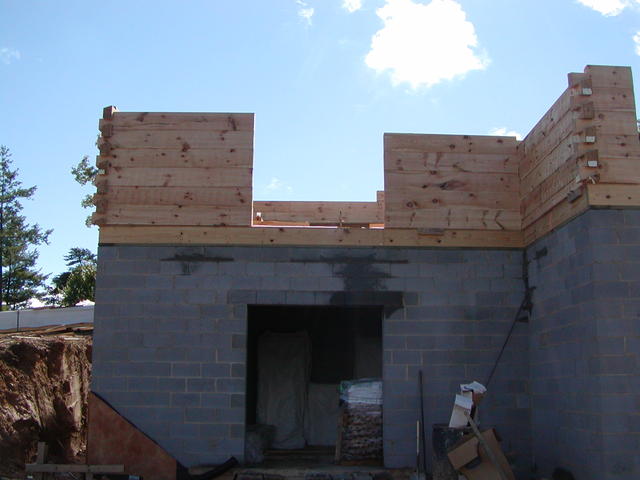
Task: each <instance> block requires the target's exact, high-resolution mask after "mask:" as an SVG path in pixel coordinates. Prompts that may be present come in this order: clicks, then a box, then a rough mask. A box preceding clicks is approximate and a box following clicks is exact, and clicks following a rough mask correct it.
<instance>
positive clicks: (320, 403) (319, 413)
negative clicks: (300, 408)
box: [304, 383, 340, 446]
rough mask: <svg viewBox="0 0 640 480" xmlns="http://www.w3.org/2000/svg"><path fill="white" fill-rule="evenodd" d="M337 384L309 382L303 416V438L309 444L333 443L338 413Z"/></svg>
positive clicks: (323, 444) (336, 431) (336, 430)
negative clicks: (305, 410)
mask: <svg viewBox="0 0 640 480" xmlns="http://www.w3.org/2000/svg"><path fill="white" fill-rule="evenodd" d="M339 403H340V402H339V395H338V385H333V384H329V383H310V384H309V394H308V408H307V415H306V416H305V425H304V426H305V428H304V432H305V438H306V439H307V443H308V444H309V445H320V446H329V445H335V444H336V439H337V436H338V415H339V414H340V406H339Z"/></svg>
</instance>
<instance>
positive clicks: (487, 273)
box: [93, 246, 530, 470]
mask: <svg viewBox="0 0 640 480" xmlns="http://www.w3.org/2000/svg"><path fill="white" fill-rule="evenodd" d="M521 271H522V270H521V252H520V251H517V250H502V251H500V250H491V251H486V250H443V249H406V248H339V247H335V248H311V247H308V248H302V247H300V248H293V247H291V248H288V247H178V246H175V247H164V246H144V247H138V246H102V247H100V251H99V280H98V285H97V307H96V319H95V321H96V330H95V350H94V365H95V368H94V374H93V389H94V390H95V391H96V392H97V393H99V394H100V395H102V396H103V397H104V398H105V399H106V400H107V401H108V402H109V403H111V404H112V405H113V406H114V407H115V408H116V409H117V410H118V411H120V412H121V413H122V414H123V415H125V416H126V417H127V418H128V419H129V420H131V421H132V422H133V423H134V424H136V425H137V426H138V427H139V428H140V429H142V430H143V431H144V432H145V433H147V434H148V435H150V436H151V437H152V438H153V439H154V440H156V441H157V442H158V443H159V444H160V445H162V446H163V447H165V448H166V449H167V450H168V451H169V452H170V453H171V454H173V455H174V456H175V457H176V458H177V459H178V460H179V461H181V462H182V463H184V464H185V465H193V464H196V463H216V462H221V461H223V460H225V459H226V458H228V457H229V456H231V455H234V456H236V457H238V458H242V457H243V449H244V444H243V441H244V416H245V413H244V404H245V374H246V372H245V369H246V365H245V362H246V346H245V344H246V329H247V305H309V306H313V305H317V306H326V305H335V306H350V305H351V306H356V305H361V306H364V305H370V306H374V305H379V306H382V307H384V308H383V311H384V319H383V348H384V355H383V357H384V365H383V379H384V456H385V465H386V466H388V467H401V466H412V465H413V464H414V462H415V457H414V452H415V422H416V420H417V418H418V412H419V404H418V385H417V376H418V370H423V372H424V376H425V388H424V394H425V412H426V424H427V441H428V442H430V441H431V438H430V437H431V428H430V425H431V424H433V423H447V422H448V420H449V416H450V412H451V408H452V405H453V399H454V394H455V393H456V391H457V390H458V389H459V384H460V383H463V382H468V381H471V380H478V381H480V382H483V381H485V378H486V376H487V375H488V374H489V372H490V370H491V367H492V366H493V363H494V361H495V359H496V357H497V354H498V352H499V350H500V347H501V345H502V342H503V340H504V338H505V336H506V334H507V332H508V330H509V327H510V325H511V321H512V319H513V316H514V314H515V311H516V309H517V306H518V305H519V303H520V301H521V299H522V294H523V282H522V278H521ZM526 339H527V326H526V324H518V325H517V326H516V329H515V334H514V336H513V337H512V339H511V342H510V343H509V345H508V347H507V349H506V352H505V354H504V356H503V359H502V361H501V363H500V365H499V366H498V369H497V373H496V375H495V377H494V379H493V380H492V383H491V385H489V395H488V397H487V400H486V403H485V404H484V405H483V407H482V410H481V421H482V423H483V424H485V425H493V426H496V427H497V428H498V429H499V431H500V432H501V434H502V436H503V438H504V439H505V448H506V449H508V450H509V451H512V452H513V453H515V454H516V458H517V459H518V462H519V466H520V469H521V470H525V469H526V468H527V467H528V458H529V443H530V434H529V427H528V418H529V412H530V411H529V398H528V378H527V365H528V353H527V348H528V342H527V340H526Z"/></svg>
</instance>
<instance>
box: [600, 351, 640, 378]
mask: <svg viewBox="0 0 640 480" xmlns="http://www.w3.org/2000/svg"><path fill="white" fill-rule="evenodd" d="M637 369H638V367H637V357H636V355H607V356H599V357H591V358H590V359H589V372H590V373H592V374H594V375H603V374H604V375H607V374H608V375H621V374H633V373H637Z"/></svg>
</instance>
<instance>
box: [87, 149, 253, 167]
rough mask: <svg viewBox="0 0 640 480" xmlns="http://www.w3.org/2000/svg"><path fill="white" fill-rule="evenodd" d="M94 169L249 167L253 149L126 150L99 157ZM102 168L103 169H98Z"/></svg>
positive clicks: (118, 150) (116, 150) (251, 164)
mask: <svg viewBox="0 0 640 480" xmlns="http://www.w3.org/2000/svg"><path fill="white" fill-rule="evenodd" d="M96 164H97V165H105V166H106V167H107V168H114V167H138V168H143V167H153V168H164V167H251V166H253V148H252V147H242V148H226V147H225V148H206V149H189V150H187V151H186V152H183V151H182V149H178V148H175V149H169V148H164V149H159V148H149V149H126V148H118V149H115V150H112V151H111V152H110V155H108V156H104V157H101V156H98V157H97V159H96ZM101 168H103V167H101Z"/></svg>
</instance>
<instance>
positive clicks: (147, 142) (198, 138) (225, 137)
mask: <svg viewBox="0 0 640 480" xmlns="http://www.w3.org/2000/svg"><path fill="white" fill-rule="evenodd" d="M110 141H111V144H112V146H113V148H132V149H134V148H138V149H148V148H161V149H164V148H173V149H180V150H182V151H184V152H187V151H189V150H190V149H192V148H221V147H227V148H237V147H249V146H252V145H253V131H233V130H230V131H226V132H225V131H208V130H206V131H200V130H196V131H189V130H186V131H185V130H182V129H176V130H168V131H160V132H156V131H151V132H148V131H145V130H140V131H138V130H125V131H117V130H115V131H114V134H113V137H111V139H110Z"/></svg>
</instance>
